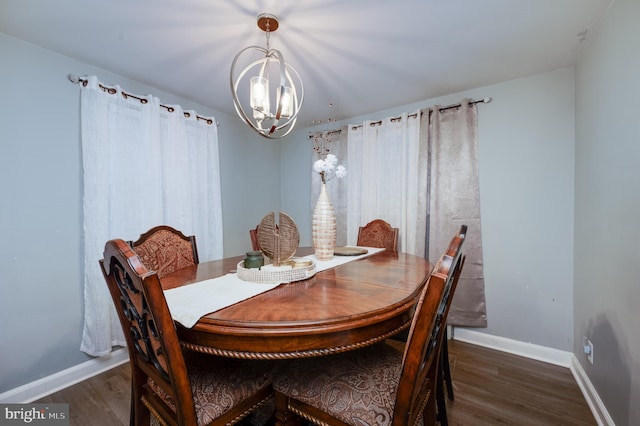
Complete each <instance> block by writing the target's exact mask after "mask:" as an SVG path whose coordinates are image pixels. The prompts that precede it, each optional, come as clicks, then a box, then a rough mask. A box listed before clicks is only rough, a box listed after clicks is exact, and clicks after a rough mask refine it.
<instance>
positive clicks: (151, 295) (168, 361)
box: [100, 240, 197, 425]
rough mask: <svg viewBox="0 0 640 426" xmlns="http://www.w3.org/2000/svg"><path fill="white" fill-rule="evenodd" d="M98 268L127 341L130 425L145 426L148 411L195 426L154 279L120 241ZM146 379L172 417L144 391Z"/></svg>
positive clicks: (111, 245)
mask: <svg viewBox="0 0 640 426" xmlns="http://www.w3.org/2000/svg"><path fill="white" fill-rule="evenodd" d="M100 267H101V268H102V273H103V275H104V278H105V280H106V281H107V285H108V286H109V291H110V293H111V297H112V298H113V303H114V304H115V307H116V310H117V312H118V317H119V318H120V324H121V325H122V330H123V331H124V335H125V337H126V340H127V347H128V350H129V360H130V362H131V369H132V371H131V376H132V403H133V406H132V416H134V418H135V422H134V423H133V424H136V425H138V424H149V411H148V410H144V409H141V405H140V404H141V403H142V404H144V405H145V406H147V407H148V404H149V405H151V406H152V407H153V408H154V409H155V410H156V412H158V413H160V414H161V415H162V417H164V418H173V419H175V420H176V423H179V424H194V425H195V424H196V423H197V418H196V411H195V405H194V400H193V394H192V391H191V385H190V382H189V377H188V375H187V367H186V364H185V360H184V356H183V354H182V350H181V348H180V343H179V340H178V334H177V332H176V329H175V325H174V323H173V320H172V318H171V314H170V313H169V308H168V306H167V303H166V300H165V298H164V293H163V291H162V287H161V286H160V280H159V278H158V274H157V273H156V272H154V271H149V270H148V269H147V268H145V266H144V265H143V264H142V262H141V259H140V257H139V256H138V255H137V254H136V253H135V252H134V251H133V250H132V248H131V246H130V245H129V244H127V243H126V242H125V241H123V240H111V241H108V242H107V243H106V245H105V248H104V258H103V259H102V260H101V261H100ZM149 378H150V379H152V380H153V381H154V382H155V384H157V385H158V386H160V388H162V390H164V392H166V393H167V395H168V396H170V397H171V399H173V401H174V402H175V404H176V409H175V411H173V410H172V409H171V407H169V406H167V405H166V404H165V403H164V402H163V401H162V399H161V398H159V397H158V396H157V394H156V393H155V392H154V391H153V390H152V389H151V388H150V387H149V385H148V379H149Z"/></svg>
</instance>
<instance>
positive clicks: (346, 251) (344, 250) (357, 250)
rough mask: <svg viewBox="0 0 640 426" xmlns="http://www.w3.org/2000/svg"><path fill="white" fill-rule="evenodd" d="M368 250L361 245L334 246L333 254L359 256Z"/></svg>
mask: <svg viewBox="0 0 640 426" xmlns="http://www.w3.org/2000/svg"><path fill="white" fill-rule="evenodd" d="M368 252H369V250H367V249H366V248H362V247H336V248H334V249H333V254H335V255H336V256H360V255H361V254H367V253H368Z"/></svg>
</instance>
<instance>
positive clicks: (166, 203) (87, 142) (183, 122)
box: [80, 76, 223, 356]
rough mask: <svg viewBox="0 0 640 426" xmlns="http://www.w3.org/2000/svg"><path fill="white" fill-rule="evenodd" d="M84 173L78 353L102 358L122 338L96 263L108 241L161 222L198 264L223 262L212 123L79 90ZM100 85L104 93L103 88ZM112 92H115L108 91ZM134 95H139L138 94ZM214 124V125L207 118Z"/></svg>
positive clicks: (153, 102) (118, 95)
mask: <svg viewBox="0 0 640 426" xmlns="http://www.w3.org/2000/svg"><path fill="white" fill-rule="evenodd" d="M81 87H82V90H81V136H82V161H83V172H84V264H85V283H84V312H85V314H84V329H83V336H82V344H81V347H80V349H81V350H82V351H84V352H86V353H87V354H89V355H93V356H102V355H106V354H108V353H109V352H110V351H111V347H112V346H113V345H124V336H123V334H122V330H121V327H120V323H119V322H118V318H117V315H116V312H115V309H114V308H113V302H112V301H111V297H110V295H109V291H108V289H107V286H106V283H105V282H104V278H103V277H102V274H101V271H100V268H99V265H98V260H99V259H102V251H103V249H104V244H105V243H106V242H107V241H108V240H109V239H112V238H122V239H125V240H135V239H137V238H138V237H139V235H140V234H141V233H143V232H145V231H146V230H148V229H149V228H151V227H153V226H156V225H160V224H165V225H170V226H173V227H175V228H177V229H179V230H181V231H182V232H183V233H185V234H186V235H195V236H196V241H197V243H198V254H199V257H200V260H210V259H215V258H220V257H222V254H223V248H222V207H221V196H220V168H219V159H218V136H217V127H216V125H215V124H213V125H210V124H207V123H205V122H203V121H201V120H198V119H197V115H196V114H195V113H194V112H190V113H189V114H188V115H189V118H186V117H185V114H184V112H183V111H182V109H181V107H180V106H175V105H174V106H171V108H172V109H173V111H172V112H170V111H169V110H168V109H167V108H164V107H162V106H161V105H160V102H159V100H158V99H157V98H155V97H152V96H139V97H140V98H142V99H144V101H146V102H145V103H142V102H141V101H140V100H138V99H136V98H135V97H124V96H123V95H122V91H121V89H120V87H117V86H116V87H113V88H111V89H113V90H103V88H104V87H105V86H104V85H102V84H100V83H99V82H98V80H97V78H96V77H95V76H91V77H88V78H87V84H86V85H83V86H81ZM101 87H102V88H101ZM109 92H113V93H109ZM136 96H137V95H136ZM212 122H213V123H215V120H212Z"/></svg>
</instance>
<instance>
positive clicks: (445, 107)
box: [309, 97, 493, 139]
mask: <svg viewBox="0 0 640 426" xmlns="http://www.w3.org/2000/svg"><path fill="white" fill-rule="evenodd" d="M492 100H493V99H492V98H490V97H487V98H482V99H478V100H471V102H469V104H471V105H475V104H481V103H482V104H488V103H489V102H491V101H492ZM461 106H462V103H461V102H458V103H457V104H451V105H446V106H443V107H440V108H438V110H439V111H440V112H443V111H446V110H448V109H454V108H460V107H461ZM432 112H433V107H431V108H429V115H431V113H432ZM421 114H422V112H421ZM417 116H418V115H417V113H416V114H410V115H408V116H407V117H409V118H416V117H417ZM401 119H402V117H392V118H391V119H390V120H391V121H398V120H401ZM380 124H382V120H378V121H372V122H371V123H369V125H370V126H378V125H380ZM360 127H362V124H360V125H357V126H353V127H352V128H351V129H352V130H355V129H358V128H360ZM341 132H342V129H334V130H329V131H326V132H317V133H323V134H325V135H331V134H334V133H338V134H340V133H341ZM313 137H315V136H314V134H309V139H311V138H313Z"/></svg>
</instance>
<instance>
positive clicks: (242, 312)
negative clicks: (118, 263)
mask: <svg viewBox="0 0 640 426" xmlns="http://www.w3.org/2000/svg"><path fill="white" fill-rule="evenodd" d="M309 253H312V250H311V249H310V248H299V249H298V252H297V253H296V255H297V256H304V255H307V254H309ZM242 259H243V257H242V256H237V257H230V258H226V259H221V260H214V261H209V262H202V263H199V264H197V265H193V266H190V267H187V268H183V269H180V270H178V271H175V272H173V273H172V274H169V275H166V276H165V277H164V278H162V280H161V284H162V286H163V288H164V289H165V290H167V289H171V288H176V287H179V286H185V285H189V284H192V283H196V282H200V281H203V280H207V279H211V278H216V277H220V276H222V275H224V274H228V273H229V272H231V271H233V270H235V269H236V267H237V265H238V262H240V261H241V260H242ZM432 269H433V265H432V264H431V263H429V262H428V261H427V260H425V259H423V258H421V257H418V256H414V255H410V254H405V253H395V252H390V251H382V252H379V253H375V254H372V255H370V256H368V257H363V258H359V259H357V260H353V261H351V262H348V263H345V264H342V265H340V266H337V267H334V268H331V269H327V270H324V271H321V272H317V273H316V274H315V275H314V276H312V277H311V278H308V279H305V280H301V281H295V282H291V283H285V284H280V285H279V286H277V287H275V288H273V289H271V290H268V291H266V292H264V293H261V294H258V295H257V296H254V297H252V298H250V299H247V300H243V301H241V302H238V303H235V304H233V305H231V306H228V307H225V308H223V309H220V310H217V311H215V312H211V313H209V314H207V315H204V316H202V317H201V318H200V319H199V320H198V322H197V323H196V324H195V325H194V326H193V327H191V328H186V327H184V326H182V325H181V324H179V323H177V322H176V327H177V329H178V336H179V338H180V341H181V344H182V345H183V347H185V348H188V349H192V350H196V351H200V352H204V353H209V354H214V355H220V356H226V357H234V358H244V359H288V358H302V357H312V356H323V355H328V354H333V353H338V352H344V351H348V350H353V349H357V348H360V347H364V346H367V345H371V344H374V343H376V342H379V341H381V340H384V339H386V338H388V337H390V336H392V335H394V334H396V333H398V332H400V331H402V330H404V329H406V328H408V327H409V326H410V324H411V319H412V317H413V313H414V311H415V306H416V303H417V301H418V298H419V296H420V292H421V290H422V289H423V287H424V285H425V284H426V282H427V280H428V278H429V274H430V273H431V270H432Z"/></svg>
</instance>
